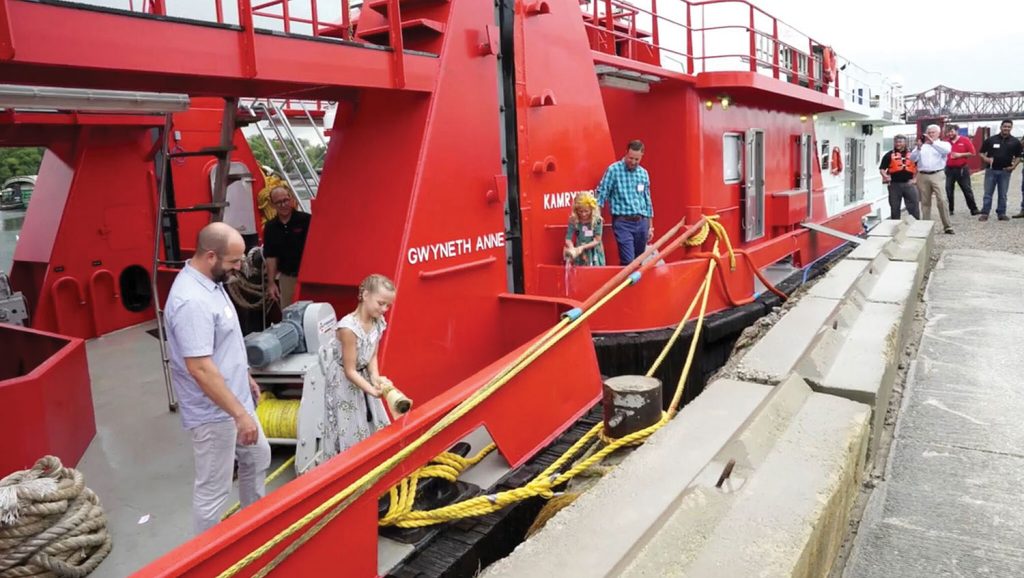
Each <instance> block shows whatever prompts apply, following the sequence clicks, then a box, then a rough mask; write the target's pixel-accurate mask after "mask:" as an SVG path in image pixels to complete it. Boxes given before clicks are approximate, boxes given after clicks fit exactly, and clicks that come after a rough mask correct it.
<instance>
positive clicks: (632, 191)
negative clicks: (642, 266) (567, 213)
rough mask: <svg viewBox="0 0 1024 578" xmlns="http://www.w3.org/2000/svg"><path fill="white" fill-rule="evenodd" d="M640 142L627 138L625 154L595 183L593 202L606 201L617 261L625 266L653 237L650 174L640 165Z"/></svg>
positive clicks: (642, 145) (641, 156) (602, 203)
mask: <svg viewBox="0 0 1024 578" xmlns="http://www.w3.org/2000/svg"><path fill="white" fill-rule="evenodd" d="M643 157H644V143H643V142H641V141H638V140H633V141H629V145H627V146H626V156H624V157H622V159H620V160H617V161H615V162H614V163H612V164H611V165H610V166H609V167H608V169H607V170H606V171H605V172H604V177H602V178H601V182H600V184H598V185H597V203H598V206H601V207H603V206H604V204H605V201H609V202H610V204H611V211H612V233H613V234H614V235H615V243H616V244H617V245H618V247H619V264H620V265H623V266H625V265H628V264H629V263H630V262H631V261H633V259H635V258H636V257H638V256H639V255H641V254H643V252H644V250H645V249H646V247H647V240H648V239H650V238H651V237H653V236H654V205H653V203H651V177H650V175H648V174H647V169H645V168H643V167H641V166H640V159H642V158H643Z"/></svg>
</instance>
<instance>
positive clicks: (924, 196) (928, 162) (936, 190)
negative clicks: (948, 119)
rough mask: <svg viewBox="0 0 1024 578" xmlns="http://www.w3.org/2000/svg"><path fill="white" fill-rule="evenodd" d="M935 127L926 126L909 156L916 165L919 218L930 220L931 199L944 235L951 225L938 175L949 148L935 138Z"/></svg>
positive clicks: (933, 125) (944, 165) (931, 125)
mask: <svg viewBox="0 0 1024 578" xmlns="http://www.w3.org/2000/svg"><path fill="white" fill-rule="evenodd" d="M939 132H940V130H939V125H937V124H930V125H928V128H927V129H925V131H924V134H923V135H922V136H921V139H920V141H919V142H918V145H917V148H915V149H914V150H913V151H911V153H910V158H911V160H913V161H914V162H915V163H917V190H918V192H919V193H920V194H921V216H922V218H923V219H924V220H926V221H930V220H932V200H933V199H934V200H935V205H936V206H937V207H938V209H939V219H941V220H942V229H943V231H945V232H946V234H947V235H952V234H953V224H952V223H950V222H949V211H948V210H947V208H946V194H945V191H944V189H945V183H943V182H942V181H940V177H939V174H940V173H943V172H945V170H946V158H947V157H948V156H949V152H950V151H951V150H952V149H953V147H952V146H951V145H950V144H949V143H948V142H943V141H942V140H940V139H939Z"/></svg>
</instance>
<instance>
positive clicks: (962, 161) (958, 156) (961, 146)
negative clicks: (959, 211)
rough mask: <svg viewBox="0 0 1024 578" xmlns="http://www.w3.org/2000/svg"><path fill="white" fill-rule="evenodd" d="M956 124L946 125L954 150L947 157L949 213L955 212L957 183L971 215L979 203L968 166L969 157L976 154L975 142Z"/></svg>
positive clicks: (948, 138) (947, 138)
mask: <svg viewBox="0 0 1024 578" xmlns="http://www.w3.org/2000/svg"><path fill="white" fill-rule="evenodd" d="M958 128H959V127H957V126H956V125H955V124H947V125H946V140H947V141H949V144H950V145H952V146H953V150H952V151H950V153H949V158H947V159H946V200H947V201H949V214H950V215H952V214H953V199H954V195H953V193H954V192H955V191H956V185H957V184H959V185H960V190H961V191H963V193H964V200H965V201H967V208H968V209H970V210H971V216H972V217H973V216H974V215H977V214H978V213H979V211H978V203H976V202H975V201H974V191H973V190H972V189H971V170H970V169H969V168H967V159H969V158H971V157H972V156H974V154H975V151H974V143H972V142H971V139H969V138H967V137H965V136H961V135H960V133H959V131H958Z"/></svg>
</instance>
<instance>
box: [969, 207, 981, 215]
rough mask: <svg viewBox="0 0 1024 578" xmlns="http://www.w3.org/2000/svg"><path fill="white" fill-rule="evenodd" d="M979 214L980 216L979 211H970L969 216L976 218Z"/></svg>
mask: <svg viewBox="0 0 1024 578" xmlns="http://www.w3.org/2000/svg"><path fill="white" fill-rule="evenodd" d="M980 214H981V211H979V210H978V209H971V216H972V217H976V216H978V215H980Z"/></svg>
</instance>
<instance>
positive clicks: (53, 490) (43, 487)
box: [0, 456, 113, 578]
mask: <svg viewBox="0 0 1024 578" xmlns="http://www.w3.org/2000/svg"><path fill="white" fill-rule="evenodd" d="M112 546H113V543H112V541H111V538H110V533H109V532H108V531H107V517H106V515H105V514H104V513H103V508H102V507H100V501H99V498H98V497H96V494H95V493H93V491H92V490H90V489H89V488H87V487H85V478H84V477H83V476H82V473H81V472H79V471H78V470H75V469H72V468H65V467H64V466H63V464H61V462H60V459H58V458H56V457H54V456H46V457H44V458H42V459H40V460H39V461H37V462H36V464H35V465H34V466H33V467H32V469H30V470H21V471H17V472H14V473H13V474H11V475H9V476H7V477H5V478H4V479H3V480H0V578H22V577H27V576H58V577H61V578H63V577H73V578H81V577H83V576H87V575H89V574H90V573H91V572H92V571H93V570H95V569H96V567H97V566H99V564H100V562H102V561H103V560H104V558H106V557H107V554H109V553H110V549H111V547H112Z"/></svg>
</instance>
